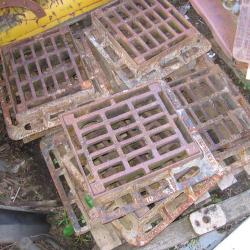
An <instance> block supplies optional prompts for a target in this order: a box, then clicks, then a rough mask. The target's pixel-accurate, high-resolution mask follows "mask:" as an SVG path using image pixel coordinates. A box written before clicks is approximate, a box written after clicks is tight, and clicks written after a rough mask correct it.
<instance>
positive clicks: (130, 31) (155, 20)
mask: <svg viewBox="0 0 250 250" xmlns="http://www.w3.org/2000/svg"><path fill="white" fill-rule="evenodd" d="M86 35H87V37H88V38H89V39H90V41H91V43H92V44H93V45H94V46H95V47H96V48H97V49H98V51H99V53H100V54H101V55H102V56H103V57H104V58H105V59H106V61H107V62H108V63H109V64H110V65H111V66H112V67H113V68H114V69H115V71H116V72H117V73H118V75H119V77H120V78H121V79H122V80H123V81H124V83H125V84H127V85H128V86H129V87H133V86H134V85H135V84H136V83H137V82H138V81H141V80H142V79H144V80H145V81H146V80H147V81H149V80H152V79H154V80H155V79H159V77H160V76H161V75H167V74H169V73H171V72H173V71H174V70H176V69H178V68H179V67H181V66H182V65H184V64H186V63H188V62H190V61H192V60H194V59H196V58H197V57H199V56H201V55H202V54H204V53H206V52H207V51H208V50H209V49H210V43H209V42H208V41H207V40H206V39H205V38H204V37H203V36H202V35H201V34H200V33H199V32H198V31H197V30H196V29H195V28H194V27H193V26H192V25H191V24H190V23H189V22H188V21H187V20H186V19H185V18H184V17H183V16H182V15H181V14H180V13H179V12H178V11H177V10H176V9H175V8H174V7H173V6H172V5H171V4H170V3H169V2H168V1H166V0H148V1H141V0H129V1H117V2H115V3H112V4H110V5H108V6H106V7H104V8H102V9H98V10H96V11H95V12H94V13H93V25H92V27H90V28H89V29H88V30H87V31H86Z"/></svg>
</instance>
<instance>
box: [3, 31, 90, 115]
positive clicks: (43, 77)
mask: <svg viewBox="0 0 250 250" xmlns="http://www.w3.org/2000/svg"><path fill="white" fill-rule="evenodd" d="M2 57H3V59H4V69H5V72H4V75H5V78H6V81H7V82H8V85H9V91H10V94H11V99H12V100H13V103H14V104H15V111H16V112H17V113H19V112H24V111H26V110H28V109H31V108H33V107H37V106H40V105H42V104H45V103H48V102H51V101H52V100H55V99H58V98H60V97H62V96H66V95H69V94H72V93H75V92H77V91H79V90H84V89H90V88H91V87H92V86H91V85H90V84H84V82H85V81H86V80H88V78H87V76H86V73H85V71H84V65H83V63H82V60H81V55H80V54H79V51H78V50H77V46H76V44H75V42H74V39H73V37H72V35H71V32H70V30H69V28H67V27H65V28H64V29H63V30H57V31H53V32H49V33H46V35H43V36H42V37H40V38H39V39H32V40H30V41H25V42H22V43H19V44H17V45H15V46H11V47H9V48H5V49H3V50H2Z"/></svg>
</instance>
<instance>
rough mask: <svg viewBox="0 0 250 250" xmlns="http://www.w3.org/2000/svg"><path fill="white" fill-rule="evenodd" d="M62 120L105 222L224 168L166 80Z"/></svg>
mask: <svg viewBox="0 0 250 250" xmlns="http://www.w3.org/2000/svg"><path fill="white" fill-rule="evenodd" d="M186 120H187V121H188V118H187V119H186ZM62 123H63V126H64V129H65V132H66V134H67V136H68V139H69V142H70V144H71V147H72V149H73V151H74V154H75V157H76V161H77V164H78V167H79V169H80V171H81V173H82V175H83V177H84V178H85V182H86V183H87V185H88V187H87V188H88V192H89V193H90V194H91V195H92V196H93V197H94V199H95V201H96V209H95V210H93V211H91V215H90V216H91V218H92V219H98V218H100V219H101V221H102V222H103V223H106V222H109V221H112V220H114V219H115V218H119V217H121V216H123V215H124V214H127V213H130V212H133V211H135V210H136V209H139V208H141V207H143V206H145V205H148V204H151V203H154V202H156V201H158V200H161V199H164V198H166V197H168V196H169V195H170V194H172V193H173V192H175V191H176V190H182V189H183V188H185V186H189V185H192V184H194V183H197V182H199V181H202V180H204V179H206V178H209V177H210V176H213V175H214V174H215V173H217V172H218V171H219V167H218V166H217V163H216V162H215V161H214V160H213V157H212V155H211V153H210V152H209V151H208V150H207V149H206V145H204V143H203V142H202V139H201V138H200V137H199V136H197V135H194V133H190V132H189V131H188V130H187V128H186V127H185V125H184V123H183V122H182V121H181V120H180V119H179V118H178V116H177V114H176V113H175V112H174V110H173V108H172V106H171V104H170V102H169V100H168V98H167V96H166V95H165V93H164V88H162V87H161V83H153V84H149V85H146V86H142V87H139V88H136V89H133V90H129V91H126V92H124V93H120V94H116V95H114V96H112V97H110V98H107V99H102V100H99V101H96V102H95V103H93V104H90V105H87V106H85V107H84V108H79V109H76V110H72V111H70V112H68V113H66V114H63V115H62ZM200 149H201V150H202V151H203V154H202V153H201V151H200ZM118 199H122V200H123V204H124V201H126V205H119V203H117V202H115V201H116V200H118Z"/></svg>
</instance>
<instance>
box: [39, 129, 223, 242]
mask: <svg viewBox="0 0 250 250" xmlns="http://www.w3.org/2000/svg"><path fill="white" fill-rule="evenodd" d="M41 150H42V153H43V156H44V158H45V160H46V163H47V165H48V168H49V171H50V174H51V176H52V179H53V181H54V183H55V186H56V188H57V190H58V193H59V195H60V197H61V200H62V202H63V204H64V207H65V208H66V210H67V213H68V216H69V218H70V220H71V222H72V225H73V227H74V230H75V231H76V233H77V235H80V234H84V233H85V232H87V231H88V230H90V231H91V228H92V227H95V223H98V221H96V220H92V219H91V217H89V214H91V210H93V208H90V207H89V206H88V204H86V202H85V201H84V197H86V195H87V193H86V189H85V188H86V184H85V183H84V180H83V178H82V176H81V175H80V170H79V168H78V166H77V164H76V162H75V158H74V154H73V152H72V151H71V150H70V146H69V144H68V143H67V138H66V136H65V134H64V133H63V131H61V132H59V133H57V134H54V135H52V136H51V137H47V138H46V137H45V138H44V139H43V140H42V142H41ZM192 170H193V169H192ZM193 174H194V172H192V171H191V172H189V175H188V176H185V175H182V176H181V175H179V178H180V179H181V178H182V181H184V179H185V178H190V177H191V178H192V175H193ZM220 178H221V175H214V176H213V177H211V178H208V179H205V180H203V181H200V182H199V181H198V182H195V183H194V184H193V185H192V187H190V186H186V187H185V188H184V189H183V190H176V192H175V193H172V194H171V195H170V196H169V197H168V198H167V199H164V200H161V201H159V202H154V203H151V204H150V205H148V206H144V207H141V208H139V209H137V210H136V211H135V212H134V213H130V214H128V215H126V216H124V217H122V218H120V219H118V220H113V221H112V225H114V226H115V227H116V228H117V229H118V230H119V231H120V232H121V235H122V237H123V238H124V239H125V240H126V241H127V242H128V243H130V244H132V245H136V246H142V245H145V244H146V243H148V242H149V241H150V240H152V239H153V238H154V237H155V236H157V235H158V234H159V233H160V232H161V231H162V230H163V229H164V228H165V227H167V225H169V224H170V223H171V222H172V221H173V220H174V219H175V218H177V217H178V216H179V215H180V214H181V213H182V212H183V211H185V210H186V209H187V208H188V207H189V206H191V205H192V204H193V203H194V202H195V201H197V200H198V199H199V198H200V197H201V196H202V195H203V194H205V193H206V192H207V191H209V190H210V189H211V188H212V187H214V186H215V185H216V183H217V182H218V181H219V180H220ZM154 186H155V187H153V186H152V188H154V189H156V188H157V187H156V186H157V183H154ZM84 189H85V190H84ZM147 190H148V189H147ZM145 192H146V190H145V191H144V194H143V195H145ZM115 202H116V204H117V205H118V204H120V205H126V202H125V201H124V200H123V199H116V200H115ZM94 209H95V208H94ZM82 218H84V221H85V222H86V224H83V223H82ZM105 225H110V223H108V224H105ZM128 225H129V227H130V228H127V226H128Z"/></svg>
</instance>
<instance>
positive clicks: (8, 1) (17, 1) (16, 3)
mask: <svg viewBox="0 0 250 250" xmlns="http://www.w3.org/2000/svg"><path fill="white" fill-rule="evenodd" d="M3 8H25V9H28V10H30V11H32V12H33V13H34V14H35V15H36V17H37V18H41V17H44V16H45V15H46V13H45V11H44V10H43V8H42V6H40V5H39V4H38V3H37V2H35V1H32V0H2V1H0V9H3Z"/></svg>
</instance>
